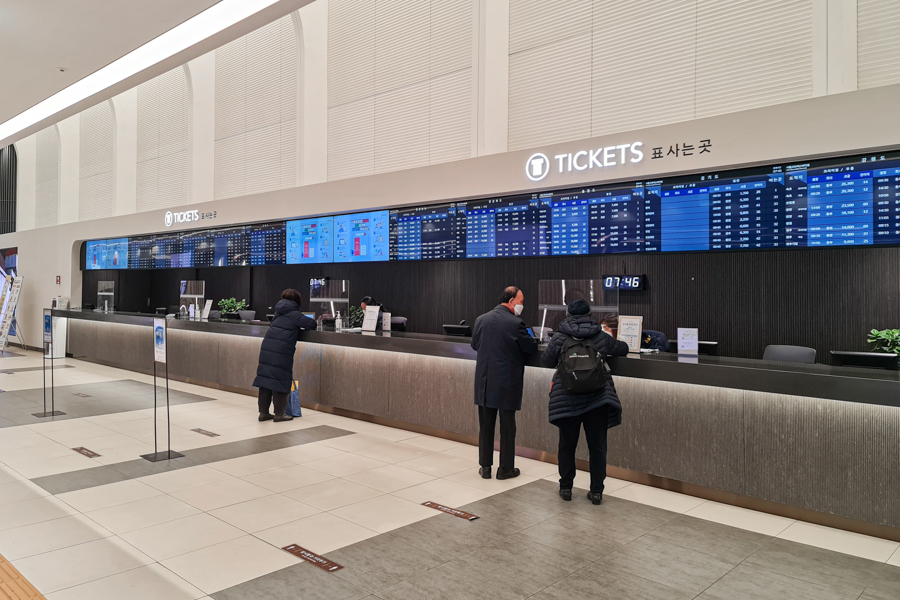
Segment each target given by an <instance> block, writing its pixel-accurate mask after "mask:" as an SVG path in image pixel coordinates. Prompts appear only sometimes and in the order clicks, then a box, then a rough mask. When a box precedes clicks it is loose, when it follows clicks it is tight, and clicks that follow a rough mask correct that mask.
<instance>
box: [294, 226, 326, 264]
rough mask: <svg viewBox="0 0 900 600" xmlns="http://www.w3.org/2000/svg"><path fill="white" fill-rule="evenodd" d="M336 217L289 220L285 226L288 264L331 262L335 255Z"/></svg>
mask: <svg viewBox="0 0 900 600" xmlns="http://www.w3.org/2000/svg"><path fill="white" fill-rule="evenodd" d="M333 229H334V218H333V217H319V218H316V219H301V220H299V221H288V222H287V225H286V227H285V234H286V244H287V247H286V250H287V260H286V262H287V264H289V265H299V264H312V263H330V262H332V258H333V256H334V235H333Z"/></svg>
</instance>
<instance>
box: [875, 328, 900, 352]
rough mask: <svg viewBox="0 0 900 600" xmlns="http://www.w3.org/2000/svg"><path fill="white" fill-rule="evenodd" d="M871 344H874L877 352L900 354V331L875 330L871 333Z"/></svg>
mask: <svg viewBox="0 0 900 600" xmlns="http://www.w3.org/2000/svg"><path fill="white" fill-rule="evenodd" d="M868 341H869V343H870V344H874V348H872V349H873V350H875V352H891V353H894V354H900V329H882V330H878V329H873V330H872V331H870V332H869V339H868Z"/></svg>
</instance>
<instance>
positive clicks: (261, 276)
mask: <svg viewBox="0 0 900 600" xmlns="http://www.w3.org/2000/svg"><path fill="white" fill-rule="evenodd" d="M198 271H199V272H200V273H199V275H198V274H197V272H198ZM107 273H113V274H114V275H101V274H107ZM142 273H146V271H145V272H141V271H118V272H117V271H111V272H110V271H86V272H85V274H84V278H85V286H84V289H85V296H84V301H85V302H93V300H92V299H91V298H92V296H93V295H94V290H96V284H94V285H93V287H92V288H91V287H90V286H89V285H88V282H89V280H93V281H96V280H99V279H107V278H109V279H114V277H115V276H118V277H119V282H120V283H119V284H118V285H120V286H121V287H120V288H119V289H120V290H123V289H124V288H125V287H127V286H129V285H132V281H133V282H134V283H133V285H139V286H144V285H145V284H144V283H142V281H144V280H138V278H140V277H146V275H143V274H142ZM150 273H152V290H151V295H150V297H151V298H152V305H153V306H154V307H156V306H169V305H171V304H175V303H176V302H177V299H178V298H177V290H178V281H180V280H181V279H191V278H194V277H199V278H205V279H206V281H207V297H208V298H212V299H213V300H214V303H216V302H218V301H219V300H220V299H221V298H223V297H226V296H232V295H233V296H236V297H237V298H238V299H240V298H242V297H247V299H248V300H249V301H250V303H251V308H252V309H253V310H256V311H257V315H258V317H259V318H262V317H263V315H265V314H266V312H268V311H269V307H270V306H274V304H275V303H276V302H277V301H278V298H279V296H280V293H281V291H282V290H283V289H285V288H288V287H293V288H296V289H298V290H300V292H301V293H302V294H303V295H304V298H305V297H306V296H307V295H308V290H309V279H310V278H313V277H330V278H332V279H349V280H350V290H351V294H352V298H353V300H354V302H358V301H359V299H360V298H362V297H363V296H365V295H372V296H375V298H377V299H378V300H379V301H381V302H382V303H384V305H385V306H386V308H387V309H388V310H390V311H391V312H392V313H393V314H394V315H398V316H405V317H407V318H408V319H409V328H410V330H411V331H417V332H422V333H440V332H441V325H442V324H444V323H458V322H459V321H460V320H461V319H466V320H467V321H468V322H469V323H474V321H475V318H476V317H477V316H478V315H479V314H481V313H483V312H485V311H487V310H489V309H490V308H492V307H493V306H495V305H496V303H497V299H498V297H499V295H500V292H501V291H502V289H503V287H505V286H506V285H518V286H519V287H521V288H522V289H523V291H524V292H525V312H524V314H523V317H524V319H525V320H526V322H528V323H529V324H535V325H539V324H540V315H539V314H538V310H537V304H538V302H537V287H538V281H539V280H541V279H562V278H567V279H589V278H599V277H600V276H602V275H605V274H614V273H620V274H621V273H629V274H645V275H647V281H648V289H646V290H644V291H640V292H623V293H622V294H621V296H620V306H621V313H622V314H633V315H641V316H643V317H644V326H645V328H647V329H657V330H660V331H663V332H665V333H666V334H668V335H669V336H671V337H673V338H674V337H675V333H676V329H677V328H678V327H698V328H699V329H700V337H701V339H704V340H714V341H718V342H719V344H720V353H721V354H723V355H728V356H741V357H750V358H760V357H762V353H763V350H764V348H765V346H766V345H767V344H797V345H803V346H811V347H813V348H816V350H817V351H818V353H819V360H820V361H826V360H827V354H828V351H829V350H835V349H840V350H867V349H868V346H867V344H866V341H865V340H866V334H867V332H868V331H869V330H870V329H872V328H878V329H881V328H886V327H900V248H827V249H802V250H772V251H757V252H721V253H686V254H629V255H601V256H575V257H547V258H533V259H532V258H529V259H489V260H458V261H452V260H451V261H430V262H429V261H424V262H420V261H410V262H394V263H370V264H355V265H354V264H328V265H310V266H307V265H277V266H258V267H244V268H213V269H172V270H160V271H150ZM89 288H90V289H91V290H92V291H91V292H90V294H88V289H89ZM141 289H143V287H141ZM142 293H144V292H142ZM126 296H129V295H128V294H125V293H123V295H122V296H121V297H122V298H123V299H124V298H125V297H126ZM135 296H139V294H135ZM129 297H130V296H129ZM145 302H146V301H145ZM304 304H307V302H306V301H305V302H304ZM122 308H123V310H138V309H141V310H143V309H142V308H140V307H135V308H133V309H132V308H131V307H130V305H129V306H128V307H126V306H124V305H123V307H122ZM304 308H307V306H304Z"/></svg>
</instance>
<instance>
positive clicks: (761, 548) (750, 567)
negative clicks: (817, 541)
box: [735, 538, 880, 596]
mask: <svg viewBox="0 0 900 600" xmlns="http://www.w3.org/2000/svg"><path fill="white" fill-rule="evenodd" d="M775 539H776V538H772V539H771V540H769V541H768V542H767V543H766V544H764V545H763V546H761V547H759V548H757V549H756V550H754V551H753V552H752V553H751V554H750V556H748V557H747V558H745V559H744V560H742V561H741V562H740V563H738V564H737V565H736V566H735V568H737V567H739V566H741V565H744V566H746V567H747V568H749V569H753V570H756V571H764V572H766V573H769V574H771V575H778V576H779V577H786V578H788V579H793V580H794V581H799V582H801V583H806V584H813V585H818V586H820V587H824V588H828V589H829V590H833V591H835V592H837V593H846V592H843V591H842V590H840V589H838V588H835V587H832V586H830V585H828V584H826V583H822V582H821V581H810V580H808V579H801V578H799V577H794V576H793V575H790V574H788V573H779V572H776V571H772V570H770V569H767V568H766V567H764V566H762V565H751V564H746V565H745V564H744V563H746V562H747V561H748V560H750V559H751V558H752V557H753V556H754V555H755V554H756V553H757V552H760V551H761V550H763V549H764V548H766V547H767V546H769V545H770V544H771V543H772V542H774V541H775ZM782 541H791V540H782ZM792 543H795V544H799V543H800V542H792ZM802 545H804V546H805V545H807V544H802ZM811 547H814V546H811ZM820 550H826V551H828V552H835V551H834V550H828V549H827V548H820ZM835 554H841V555H843V556H851V555H849V554H843V553H842V552H835ZM853 558H858V559H860V560H868V559H865V558H861V557H859V556H853ZM869 562H872V563H874V564H880V563H878V562H876V561H869ZM868 587H869V586H868V585H865V586H863V589H862V591H861V592H860V593H859V595H860V596H862V595H863V594H864V593H865V591H866V589H868Z"/></svg>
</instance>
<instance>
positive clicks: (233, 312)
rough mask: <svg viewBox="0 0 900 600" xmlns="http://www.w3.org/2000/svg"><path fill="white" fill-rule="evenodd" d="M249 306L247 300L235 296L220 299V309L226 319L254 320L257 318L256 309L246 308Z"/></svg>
mask: <svg viewBox="0 0 900 600" xmlns="http://www.w3.org/2000/svg"><path fill="white" fill-rule="evenodd" d="M247 306H248V304H247V301H246V300H236V299H235V298H234V297H231V298H225V299H223V300H219V310H221V311H222V317H224V318H226V319H240V320H244V321H252V320H253V319H255V318H256V311H252V310H246V309H247Z"/></svg>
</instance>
